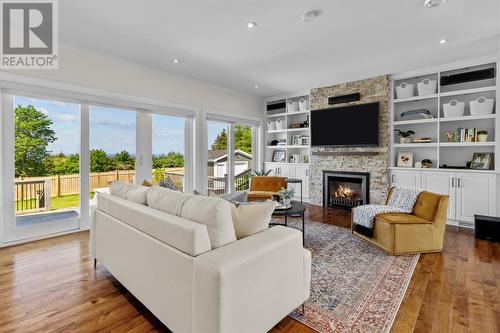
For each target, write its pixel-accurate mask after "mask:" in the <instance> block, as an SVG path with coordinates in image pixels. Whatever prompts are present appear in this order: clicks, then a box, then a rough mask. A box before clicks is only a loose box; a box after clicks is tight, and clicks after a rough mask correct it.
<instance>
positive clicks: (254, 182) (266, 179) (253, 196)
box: [247, 176, 287, 201]
mask: <svg viewBox="0 0 500 333" xmlns="http://www.w3.org/2000/svg"><path fill="white" fill-rule="evenodd" d="M282 187H283V188H287V182H286V178H285V177H274V176H253V177H252V179H251V181H250V191H248V199H247V200H248V201H264V200H267V199H272V197H273V195H274V194H277V193H278V192H279V190H281V188H282Z"/></svg>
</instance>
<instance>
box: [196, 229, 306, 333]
mask: <svg viewBox="0 0 500 333" xmlns="http://www.w3.org/2000/svg"><path fill="white" fill-rule="evenodd" d="M194 266H195V267H194V281H193V283H194V291H193V306H194V313H193V315H194V320H193V332H203V333H208V332H222V333H224V332H242V333H243V332H252V333H255V332H267V331H268V330H269V329H271V328H272V327H273V326H274V325H275V324H277V323H278V322H279V321H280V320H281V319H283V318H284V317H285V316H286V315H287V314H288V313H289V312H291V311H292V310H293V309H295V308H296V307H297V306H299V305H300V304H301V303H303V302H304V301H305V299H306V297H308V295H309V283H310V271H311V265H310V252H309V251H308V250H306V249H304V248H303V246H302V234H301V232H300V231H298V230H295V229H291V228H286V227H281V226H276V227H273V228H270V229H268V230H266V231H263V232H260V233H257V234H255V235H252V236H249V237H246V238H244V239H241V240H239V241H236V242H234V243H231V244H228V245H226V246H223V247H221V248H218V249H216V250H213V251H210V252H207V253H204V254H202V255H200V256H198V257H197V258H196V259H195V265H194Z"/></svg>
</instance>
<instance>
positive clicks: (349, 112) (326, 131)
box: [311, 102, 379, 146]
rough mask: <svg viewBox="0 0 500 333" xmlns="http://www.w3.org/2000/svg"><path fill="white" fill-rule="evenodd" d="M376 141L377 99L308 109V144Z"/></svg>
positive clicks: (353, 143)
mask: <svg viewBox="0 0 500 333" xmlns="http://www.w3.org/2000/svg"><path fill="white" fill-rule="evenodd" d="M378 144H379V103H378V102H377V103H369V104H358V105H351V106H344V107H337V108H331V109H322V110H315V111H311V145H312V146H378Z"/></svg>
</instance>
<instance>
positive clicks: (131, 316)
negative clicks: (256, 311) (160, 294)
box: [0, 206, 500, 333]
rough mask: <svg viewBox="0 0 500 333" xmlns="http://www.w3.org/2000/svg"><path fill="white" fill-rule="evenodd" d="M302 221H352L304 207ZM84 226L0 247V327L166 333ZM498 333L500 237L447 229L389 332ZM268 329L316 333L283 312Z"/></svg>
mask: <svg viewBox="0 0 500 333" xmlns="http://www.w3.org/2000/svg"><path fill="white" fill-rule="evenodd" d="M306 218H307V220H308V221H317V222H323V223H330V224H334V225H339V226H343V227H348V226H349V220H350V217H349V214H348V212H346V211H342V210H337V209H325V208H322V207H316V206H308V209H307V217H306ZM92 261H93V260H92V257H91V256H89V254H88V232H81V233H77V234H72V235H67V236H61V237H57V238H52V239H47V240H42V241H37V242H32V243H28V244H23V245H18V246H13V247H8V248H3V249H0V332H72V331H74V332H97V331H99V332H169V331H168V329H167V328H166V327H165V326H164V325H163V324H162V323H161V322H160V321H159V320H158V319H156V318H155V317H154V316H153V315H152V314H151V313H150V312H149V311H148V310H147V309H146V308H145V307H144V306H143V305H142V304H141V303H139V302H138V301H137V300H136V299H135V298H134V297H133V296H132V295H131V294H130V293H129V292H128V291H127V290H126V289H125V288H124V287H123V286H122V285H121V284H120V283H118V282H117V281H116V279H114V278H113V277H112V276H111V275H110V274H109V273H108V272H107V271H106V269H105V268H104V267H103V266H102V265H98V266H97V268H96V269H95V270H94V267H93V262H92ZM412 331H413V332H446V331H448V332H481V333H485V332H500V243H493V242H488V241H481V240H475V239H474V237H473V235H472V233H471V232H470V231H464V230H459V229H457V228H448V230H447V233H446V243H445V250H444V252H443V253H442V254H441V253H434V254H425V255H422V256H421V257H420V260H419V262H418V264H417V267H416V269H415V272H414V274H413V277H412V280H411V282H410V285H409V287H408V291H407V292H406V295H405V298H404V300H403V303H402V304H401V307H400V309H399V312H398V315H397V317H396V320H395V322H394V325H393V327H392V332H412ZM271 332H276V333H277V332H298V333H306V332H314V331H313V330H312V329H310V328H308V327H306V326H304V325H302V324H300V323H298V322H297V321H295V320H293V319H290V318H288V317H287V318H285V319H283V320H282V321H281V322H280V323H279V324H278V325H276V326H275V327H274V328H273V329H272V330H271Z"/></svg>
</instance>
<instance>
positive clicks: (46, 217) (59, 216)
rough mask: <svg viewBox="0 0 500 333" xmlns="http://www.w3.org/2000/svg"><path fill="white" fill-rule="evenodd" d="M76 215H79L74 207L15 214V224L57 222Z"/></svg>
mask: <svg viewBox="0 0 500 333" xmlns="http://www.w3.org/2000/svg"><path fill="white" fill-rule="evenodd" d="M78 216H80V213H79V212H78V210H76V209H70V210H64V211H57V212H44V213H36V214H29V215H20V216H16V226H18V227H25V226H29V225H34V224H38V223H47V222H58V221H64V220H68V219H72V218H77V217H78Z"/></svg>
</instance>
